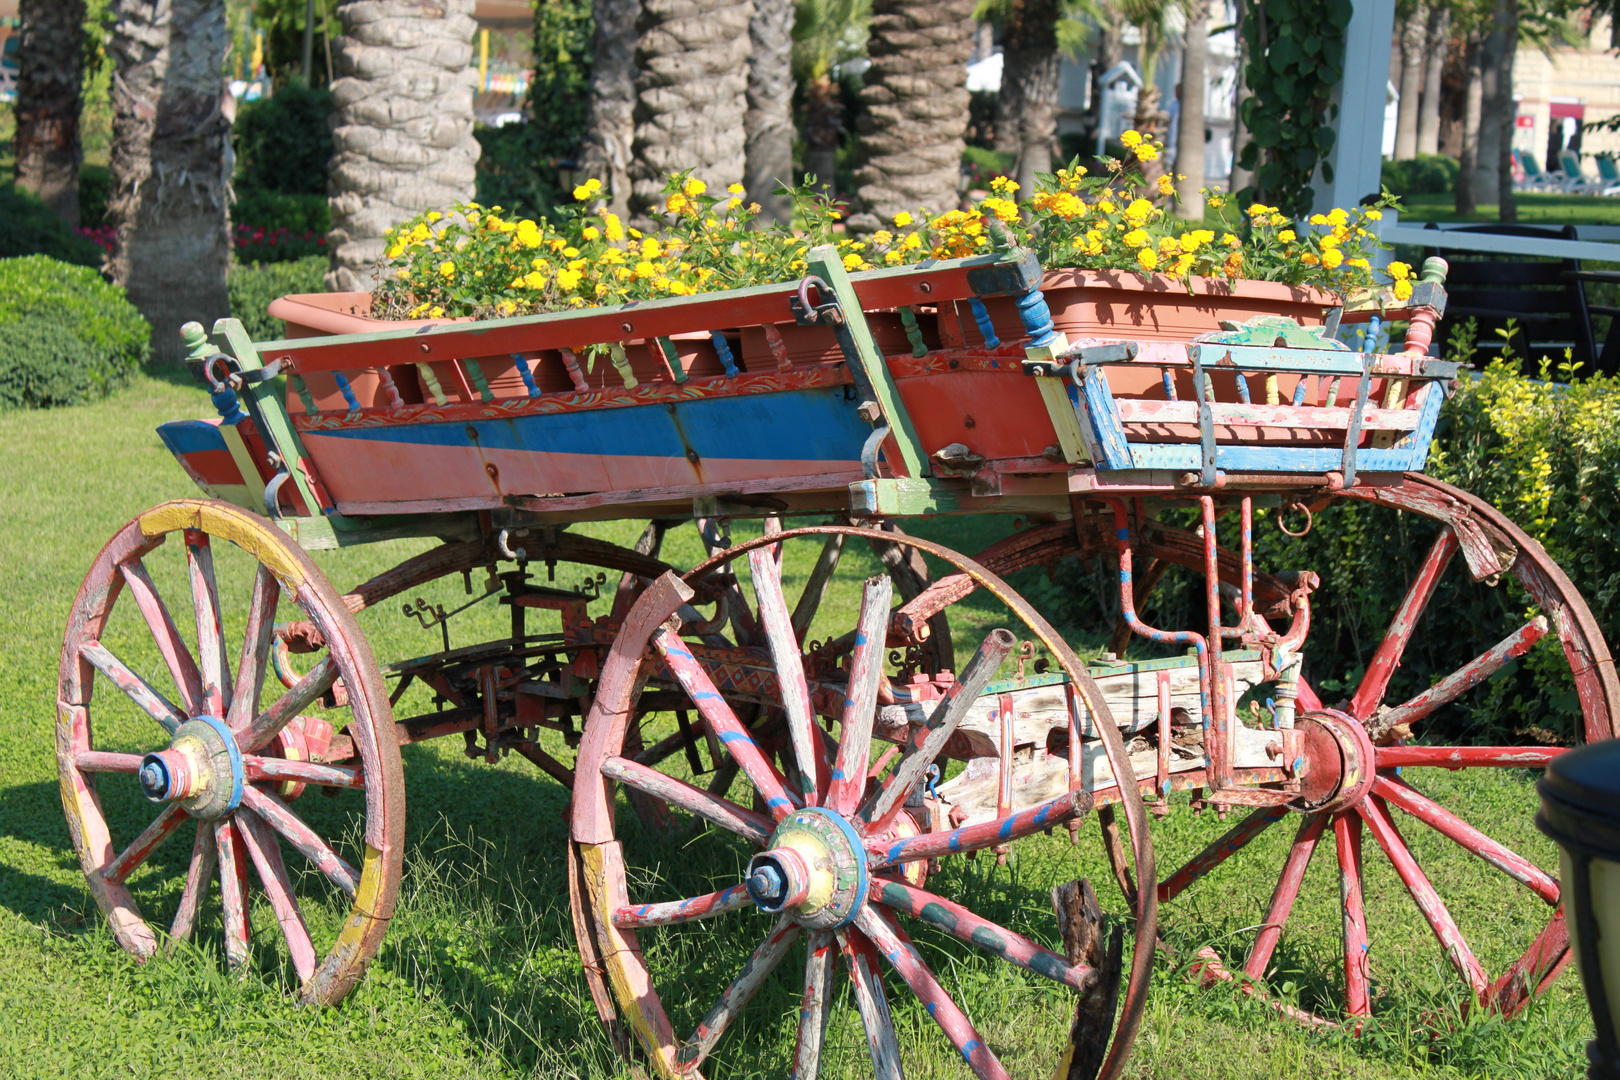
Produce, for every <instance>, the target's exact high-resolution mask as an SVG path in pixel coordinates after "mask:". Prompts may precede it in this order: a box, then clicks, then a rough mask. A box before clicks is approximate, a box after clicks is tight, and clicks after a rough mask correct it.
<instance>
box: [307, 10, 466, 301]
mask: <svg viewBox="0 0 1620 1080" xmlns="http://www.w3.org/2000/svg"><path fill="white" fill-rule="evenodd" d="M472 8H473V3H472V0H433V3H431V4H430V3H426V2H422V0H350V2H348V3H344V4H341V5H339V7H338V18H339V19H340V20H341V22H342V24H343V36H342V37H340V38H338V39H337V40H336V41H334V42H333V43H332V45H333V59H334V61H335V63H336V68H337V74H338V79H337V81H336V82H335V83H333V84H332V103H333V105H335V106H336V108H337V122H336V126H335V127H334V128H333V131H332V144H333V151H334V154H333V158H332V187H331V191H332V196H331V205H332V232H331V234H330V236H329V237H328V240H327V246H328V247H329V248H330V249H331V252H332V269H331V270H330V271H329V272H328V273H327V275H326V285H327V288H329V289H334V290H339V291H352V290H361V289H369V288H370V287H371V284H372V283H373V282H374V281H375V280H376V271H377V264H378V260H379V259H380V258H381V257H382V254H383V246H384V245H383V230H385V229H388V228H390V227H392V226H394V225H397V224H399V223H400V222H402V221H404V220H406V219H407V218H409V217H411V216H413V215H415V214H417V213H419V212H421V211H423V210H430V209H442V208H444V207H446V206H449V205H451V204H452V203H456V202H463V201H466V200H470V199H471V198H472V197H473V190H474V183H475V180H476V175H477V161H478V142H477V140H476V139H474V138H473V133H472V129H473V92H474V90H475V89H476V88H477V84H478V71H477V69H475V68H471V67H468V62H469V61H471V59H472V36H473V30H474V29H476V24H475V23H474V22H473V20H472Z"/></svg>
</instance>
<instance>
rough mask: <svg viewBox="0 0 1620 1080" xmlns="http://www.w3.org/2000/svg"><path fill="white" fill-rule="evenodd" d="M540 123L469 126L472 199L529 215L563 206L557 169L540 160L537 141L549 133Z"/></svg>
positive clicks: (564, 195)
mask: <svg viewBox="0 0 1620 1080" xmlns="http://www.w3.org/2000/svg"><path fill="white" fill-rule="evenodd" d="M542 127H544V125H541V124H507V125H506V126H504V127H485V126H483V125H479V126H478V127H476V128H474V129H473V136H474V137H475V138H476V139H477V140H478V146H479V154H478V186H477V194H476V196H475V201H476V202H478V204H479V205H481V206H499V207H502V208H503V209H509V210H511V211H512V212H513V213H516V214H523V215H526V216H529V217H548V216H550V215H551V214H552V213H554V212H555V209H556V208H557V207H558V206H561V205H565V204H566V203H567V201H568V193H567V192H565V191H564V190H563V187H562V183H561V181H560V180H559V179H558V176H557V169H556V166H555V165H554V164H552V162H551V161H550V160H541V151H540V147H541V144H542V143H543V142H545V141H547V140H548V139H550V138H552V135H551V134H550V133H548V132H545V131H542V130H541V128H542Z"/></svg>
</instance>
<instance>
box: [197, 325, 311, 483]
mask: <svg viewBox="0 0 1620 1080" xmlns="http://www.w3.org/2000/svg"><path fill="white" fill-rule="evenodd" d="M214 336H215V337H216V338H218V337H223V338H224V339H225V347H226V349H227V350H228V351H229V352H230V354H231V355H232V356H234V357H235V358H236V364H237V367H239V368H241V370H243V371H257V370H259V369H260V368H262V367H264V361H263V360H262V359H261V358H260V357H259V350H258V349H257V348H256V347H255V346H254V344H253V339H252V338H251V337H249V336H248V332H247V329H246V328H245V327H243V325H242V321H241V320H240V319H230V318H226V319H220V320H219V321H218V322H216V323H214ZM240 392H241V393H245V394H251V395H253V401H254V403H255V404H256V405H257V406H258V408H259V415H261V416H263V417H264V423H265V427H267V428H269V429H270V430H268V431H261V432H259V434H260V435H262V436H263V437H264V441H265V442H267V443H269V444H270V446H272V447H273V448H274V449H275V451H276V452H277V453H278V454H280V455H281V460H282V461H284V462H286V463H287V471H288V473H289V474H291V479H292V483H293V486H294V487H296V488H297V489H298V494H299V495H300V496H301V497H302V498H303V500H304V505H305V506H307V507H309V508H310V509H311V510H318V509H319V508H320V505H321V504H320V502H319V501H318V500H317V499H316V498H315V491H314V489H313V488H312V487H310V483H309V480H308V478H307V477H305V476H304V470H303V469H301V468H299V464H300V463H301V462H302V461H304V460H306V455H305V453H304V444H303V443H302V442H300V441H299V439H298V433H297V432H295V431H293V426H292V421H291V420H289V419H288V417H287V403H286V402H285V401H283V400H282V399H281V396H280V395H279V394H277V393H276V383H275V382H274V380H271V379H266V380H264V381H263V382H252V383H243V389H242V390H241V391H240ZM244 479H246V477H244ZM260 494H263V492H262V491H261V492H260Z"/></svg>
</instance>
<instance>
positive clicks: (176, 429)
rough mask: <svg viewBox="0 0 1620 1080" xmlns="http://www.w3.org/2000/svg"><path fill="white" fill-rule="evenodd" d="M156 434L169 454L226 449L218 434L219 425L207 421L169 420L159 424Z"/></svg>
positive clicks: (223, 439) (223, 440) (222, 437)
mask: <svg viewBox="0 0 1620 1080" xmlns="http://www.w3.org/2000/svg"><path fill="white" fill-rule="evenodd" d="M157 433H158V438H160V439H162V440H163V445H164V446H167V447H168V448H169V452H170V453H171V454H196V453H201V452H202V451H205V450H224V449H226V447H225V437H224V436H223V435H221V434H220V433H219V424H218V423H209V422H208V421H207V420H171V421H169V422H168V423H166V424H159V425H158V429H157Z"/></svg>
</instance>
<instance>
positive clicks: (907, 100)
mask: <svg viewBox="0 0 1620 1080" xmlns="http://www.w3.org/2000/svg"><path fill="white" fill-rule="evenodd" d="M973 6H974V4H973V0H930V2H928V3H910V2H907V0H873V3H872V38H871V41H870V43H869V44H868V46H867V51H868V53H869V54H870V55H871V58H872V66H871V68H870V69H869V70H868V71H867V74H866V87H865V88H864V89H863V90H862V91H861V98H862V99H863V100H864V101H865V102H866V107H867V112H866V115H865V116H864V117H862V119H861V123H860V141H861V150H862V152H863V156H864V158H865V163H864V164H863V165H862V166H861V168H860V170H859V172H858V173H857V177H858V178H859V180H860V182H861V186H860V190H859V193H858V194H859V195H860V199H861V202H862V203H863V204H864V205H865V210H866V211H867V212H866V213H863V214H861V215H859V217H858V218H852V219H851V220H850V223H849V224H850V228H851V229H867V230H876V229H878V228H880V227H881V224H882V223H884V222H887V221H889V220H890V219H891V218H893V216H894V215H895V214H897V213H899V212H900V211H902V210H916V209H918V208H919V207H920V208H922V209H924V210H927V211H929V212H930V213H939V212H941V211H944V210H948V209H951V208H952V207H954V206H955V205H956V203H957V201H958V199H959V195H958V184H959V179H960V177H961V172H962V150H963V146H964V143H963V140H962V136H963V135H964V134H965V133H966V131H967V120H968V92H967V60H968V56H969V55H970V54H971V53H972V51H973Z"/></svg>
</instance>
